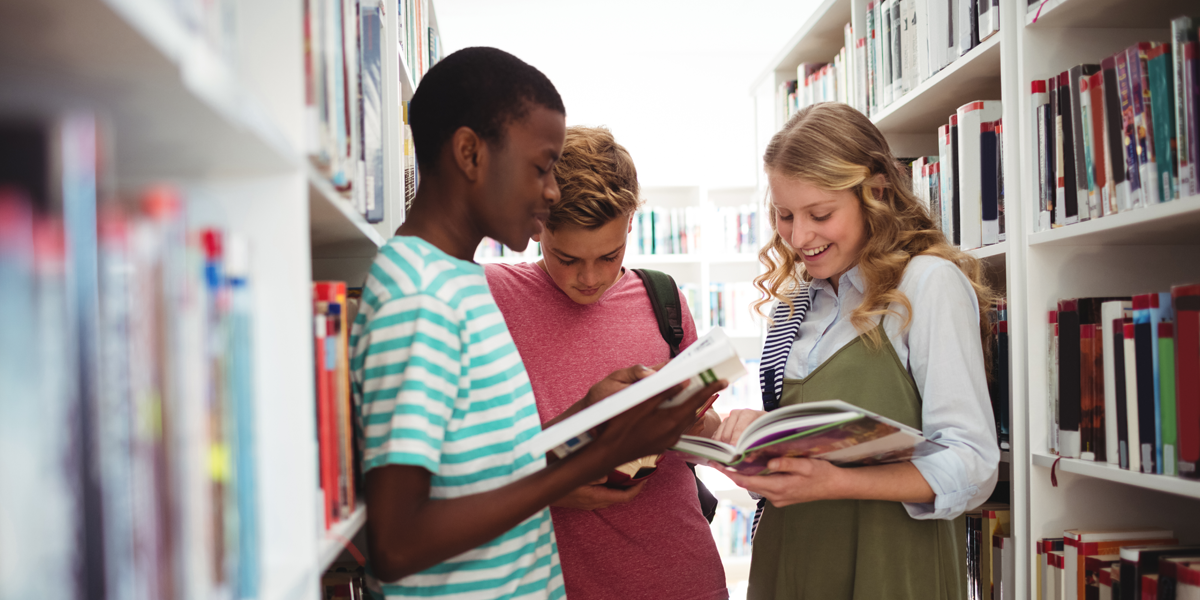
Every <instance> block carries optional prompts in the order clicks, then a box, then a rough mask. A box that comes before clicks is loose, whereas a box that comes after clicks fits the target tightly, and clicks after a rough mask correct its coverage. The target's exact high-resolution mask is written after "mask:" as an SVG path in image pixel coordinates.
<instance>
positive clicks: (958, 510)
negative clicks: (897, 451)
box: [904, 448, 979, 520]
mask: <svg viewBox="0 0 1200 600" xmlns="http://www.w3.org/2000/svg"><path fill="white" fill-rule="evenodd" d="M912 464H913V466H915V467H916V468H917V470H918V471H920V472H921V476H923V477H924V478H925V481H926V482H928V483H929V487H930V488H933V493H934V499H933V503H932V504H931V503H928V502H905V503H904V510H907V511H908V516H910V517H912V518H914V519H919V520H924V519H947V520H948V519H953V518H955V517H957V516H958V515H961V514H963V513H964V512H966V510H967V506H968V504H969V503H970V502H971V500H972V499H973V498H975V495H976V494H978V493H979V486H978V485H975V484H973V483H971V481H970V478H969V477H968V476H967V467H966V465H964V464H963V461H962V459H961V458H959V456H958V454H957V453H955V452H954V451H953V450H951V449H949V448H947V449H945V450H942V451H941V452H935V453H933V454H930V455H929V456H921V457H918V458H914V459H913V460H912Z"/></svg>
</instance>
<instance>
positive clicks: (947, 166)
mask: <svg viewBox="0 0 1200 600" xmlns="http://www.w3.org/2000/svg"><path fill="white" fill-rule="evenodd" d="M938 163H939V164H940V165H941V167H940V168H939V171H938V178H939V179H940V180H941V182H940V183H941V190H940V191H939V193H938V199H939V202H940V203H941V215H942V222H941V228H942V233H943V234H945V235H946V238H947V240H950V241H953V229H952V228H951V227H952V226H951V224H950V220H951V219H952V218H954V208H953V206H952V202H953V201H952V199H951V197H950V196H951V194H952V193H953V192H952V191H951V188H952V186H953V181H952V180H953V178H954V169H953V168H952V166H951V158H950V126H949V125H942V126H941V127H939V128H938Z"/></svg>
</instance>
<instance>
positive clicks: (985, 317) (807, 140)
mask: <svg viewBox="0 0 1200 600" xmlns="http://www.w3.org/2000/svg"><path fill="white" fill-rule="evenodd" d="M763 163H764V165H765V170H766V171H767V172H768V173H772V174H775V175H777V176H782V177H787V178H792V179H797V180H800V181H803V182H805V183H808V184H810V185H813V186H816V187H818V188H821V189H823V190H827V191H842V190H850V191H852V192H854V195H855V196H856V197H858V200H859V203H860V206H861V207H862V212H863V220H864V221H865V224H866V229H867V231H866V233H867V242H866V245H865V246H864V247H863V250H862V254H861V255H860V256H859V258H858V269H859V272H860V273H861V274H862V277H863V279H864V280H865V281H866V292H865V295H864V297H863V301H862V304H861V305H859V306H858V308H856V309H854V311H852V312H851V313H850V322H851V323H852V324H853V325H854V328H855V329H856V330H857V331H858V332H859V334H860V335H864V336H866V337H867V338H868V342H870V344H871V345H872V346H873V347H879V345H880V344H881V343H882V340H881V339H880V338H879V335H878V333H877V332H876V331H875V330H874V327H873V323H874V317H876V316H877V315H883V314H886V313H892V314H897V316H899V314H898V313H897V311H895V310H892V309H891V308H889V307H890V305H891V304H892V303H896V304H898V305H900V306H903V307H904V309H905V313H906V316H905V321H904V325H903V327H905V328H907V327H908V326H909V324H910V323H911V321H912V304H911V303H910V302H909V300H908V298H907V297H906V296H905V295H904V293H903V292H901V291H900V290H899V289H897V286H899V285H900V280H901V278H902V277H903V276H904V269H905V268H906V267H907V266H908V262H909V261H910V260H912V258H913V257H914V256H917V255H921V254H927V255H932V256H937V257H940V258H944V259H946V260H948V261H950V262H952V263H954V264H955V265H957V266H958V268H959V269H960V270H961V271H962V272H963V274H964V275H966V276H967V279H969V280H970V281H971V285H972V287H974V289H975V296H976V297H977V298H978V300H979V312H980V319H979V326H980V336H981V338H982V340H983V350H984V358H985V365H986V364H990V362H988V361H989V360H990V356H991V338H992V336H993V332H992V322H991V319H990V318H989V314H988V313H989V311H990V310H991V308H992V306H993V305H994V304H995V300H996V294H995V293H994V292H993V291H992V289H991V287H989V286H988V284H987V283H986V282H985V280H984V276H983V270H982V267H981V265H980V262H979V260H978V259H976V258H975V257H973V256H971V255H970V254H967V253H966V252H963V251H961V250H959V249H958V248H955V247H954V246H951V245H950V244H949V243H948V242H947V241H946V236H945V235H943V234H942V232H941V230H940V229H938V227H937V226H936V225H935V224H934V222H933V219H932V218H931V217H930V216H929V213H928V211H927V210H926V208H925V206H924V205H923V204H922V203H921V201H920V200H918V199H917V197H916V196H915V195H913V192H912V189H911V188H912V179H911V177H909V176H907V175H906V174H905V173H904V172H903V171H902V167H901V165H900V163H899V162H897V161H896V158H895V157H894V156H892V152H891V150H890V149H889V148H888V143H887V140H886V139H884V137H883V134H881V133H880V132H879V129H877V128H876V127H875V125H874V124H873V123H871V121H870V120H869V119H867V117H866V116H864V115H863V114H862V113H861V112H859V111H857V110H855V109H853V108H851V107H850V106H848V105H846V104H841V103H834V102H823V103H819V104H814V105H811V106H808V107H806V108H804V109H802V110H801V111H800V112H799V113H797V114H796V115H795V116H794V117H792V118H791V119H790V120H789V121H788V122H787V124H786V125H784V126H783V129H782V130H780V131H779V133H776V134H775V136H774V137H772V138H771V142H770V143H769V144H767V149H766V152H765V153H764V154H763ZM768 197H769V196H768ZM767 208H768V211H769V215H770V223H771V231H772V233H771V238H770V241H769V242H768V243H767V245H766V246H765V247H763V249H762V250H760V251H759V253H758V258H759V260H760V261H761V262H762V264H763V265H764V266H765V267H766V272H765V273H763V274H761V275H759V276H758V277H756V278H755V279H754V284H755V286H756V287H757V288H758V289H759V290H760V291H762V292H763V293H764V295H765V297H764V298H763V299H762V300H760V301H758V302H757V303H755V309H756V310H758V311H759V312H760V313H762V314H764V315H765V314H766V311H767V310H768V308H767V307H768V305H769V304H770V303H771V302H772V301H773V300H777V301H779V302H783V303H786V304H787V305H788V306H789V307H791V308H793V309H794V308H795V307H794V305H793V303H792V299H791V296H792V295H793V294H794V292H795V290H796V288H797V287H798V286H799V285H800V284H801V282H811V281H812V279H813V277H812V275H811V274H810V273H808V271H807V270H806V269H805V268H804V264H803V263H802V262H801V261H800V260H798V257H797V255H796V251H795V249H793V248H792V247H791V245H790V244H788V243H787V242H786V241H785V240H784V239H783V238H782V237H780V235H779V230H778V227H777V225H778V224H777V222H776V219H777V215H776V211H775V208H774V206H773V205H771V204H770V203H769V202H768V204H767Z"/></svg>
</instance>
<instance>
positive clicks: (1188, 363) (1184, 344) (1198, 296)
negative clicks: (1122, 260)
mask: <svg viewBox="0 0 1200 600" xmlns="http://www.w3.org/2000/svg"><path fill="white" fill-rule="evenodd" d="M1171 301H1172V304H1173V305H1174V307H1175V415H1176V421H1175V422H1176V424H1177V426H1178V428H1179V436H1178V442H1179V473H1180V474H1181V475H1184V476H1188V477H1197V476H1198V475H1200V473H1198V472H1197V471H1198V469H1197V467H1198V466H1200V284H1193V285H1179V286H1175V287H1173V288H1171Z"/></svg>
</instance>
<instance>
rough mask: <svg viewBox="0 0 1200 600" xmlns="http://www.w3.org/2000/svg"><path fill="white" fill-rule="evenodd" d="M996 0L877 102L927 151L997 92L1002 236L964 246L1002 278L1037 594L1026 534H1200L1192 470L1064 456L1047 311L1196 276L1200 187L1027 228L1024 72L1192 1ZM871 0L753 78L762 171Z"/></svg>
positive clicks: (1020, 550)
mask: <svg viewBox="0 0 1200 600" xmlns="http://www.w3.org/2000/svg"><path fill="white" fill-rule="evenodd" d="M1025 5H1026V3H1025V2H1002V3H1001V7H1000V8H1001V10H1002V13H1001V19H1000V20H1001V28H1000V31H999V32H998V33H997V34H995V35H994V36H993V37H991V38H989V39H987V40H984V42H983V43H982V44H981V45H979V46H977V47H976V48H974V49H972V50H971V51H970V52H969V53H967V54H966V55H965V56H961V57H958V58H957V59H956V60H955V61H954V62H953V63H951V64H950V65H949V66H948V67H947V68H945V69H943V70H942V71H940V72H938V73H935V74H933V75H932V76H931V77H929V78H928V79H926V80H925V81H924V82H922V83H920V84H919V85H917V86H916V87H915V88H914V89H913V90H912V91H910V92H909V93H908V94H906V95H905V96H903V97H902V98H900V99H897V100H896V101H894V102H893V103H892V104H891V105H889V106H886V107H883V109H882V110H881V111H880V112H879V113H877V114H873V115H872V121H873V122H874V123H875V124H876V126H877V127H879V129H880V131H881V132H882V133H883V134H884V135H885V137H886V138H887V139H888V142H889V144H891V146H892V150H893V152H894V153H895V154H896V155H897V156H917V155H921V154H936V153H937V147H936V127H937V126H938V125H940V124H943V123H945V122H946V118H947V117H948V116H949V115H950V114H951V113H952V112H953V111H954V109H955V108H957V107H958V106H960V105H962V104H965V103H966V102H969V101H972V100H983V99H996V98H999V99H1001V100H1002V101H1003V102H1004V106H1003V119H1004V123H1005V128H1004V133H1005V145H1004V155H1003V159H1004V164H1005V166H1006V168H1005V173H1004V176H1005V189H1006V190H1007V196H1006V206H1005V210H1006V213H1005V214H1003V215H1002V218H1005V219H1006V232H1007V241H1005V242H1001V243H999V244H995V245H991V246H985V247H983V248H979V249H975V250H971V251H970V253H971V254H972V255H974V256H975V257H977V258H979V259H980V260H981V261H982V262H983V263H984V267H985V270H986V271H987V272H988V275H989V278H990V280H991V281H992V282H993V285H997V286H998V287H1000V288H1002V289H1003V290H1005V292H1006V296H1007V299H1008V311H1009V335H1010V353H1011V354H1010V390H1012V392H1011V395H1012V399H1011V407H1012V416H1011V420H1012V428H1013V430H1012V434H1011V444H1012V448H1011V450H1009V451H1005V452H1003V453H1002V454H1003V459H1002V460H1003V462H1005V463H1009V465H1010V472H1011V477H1012V482H1011V494H1012V498H1011V500H1012V502H1011V504H1012V511H1013V512H1012V518H1013V535H1014V536H1015V537H1016V539H1017V566H1016V577H1017V582H1018V593H1017V594H1016V597H1036V595H1037V594H1036V593H1035V590H1034V575H1033V574H1034V573H1035V571H1034V568H1035V563H1034V561H1035V555H1034V554H1033V552H1032V543H1031V541H1032V540H1036V539H1040V538H1043V537H1050V536H1053V535H1056V534H1057V535H1061V534H1062V531H1063V530H1064V529H1069V528H1074V527H1124V526H1143V525H1153V526H1163V527H1170V528H1173V529H1174V530H1175V531H1176V534H1177V535H1178V536H1179V537H1180V539H1181V540H1183V541H1185V542H1196V541H1200V523H1198V522H1197V521H1196V520H1195V519H1194V518H1191V516H1192V515H1195V514H1196V511H1197V509H1200V495H1198V494H1200V483H1197V482H1196V481H1190V480H1185V479H1178V478H1173V477H1164V476H1159V475H1148V474H1142V473H1133V472H1129V471H1126V470H1121V469H1119V468H1113V467H1111V466H1110V465H1107V464H1105V463H1096V462H1090V461H1082V460H1072V459H1063V460H1061V461H1059V462H1058V466H1057V469H1056V474H1057V478H1058V486H1057V487H1056V486H1053V485H1052V484H1051V482H1050V470H1051V467H1052V465H1053V463H1054V462H1055V459H1057V458H1058V457H1057V456H1056V455H1054V454H1052V453H1050V452H1049V450H1048V441H1047V435H1048V433H1047V428H1048V425H1047V419H1048V401H1047V381H1046V379H1047V370H1046V367H1045V365H1046V360H1047V349H1046V348H1045V345H1046V344H1045V341H1044V340H1045V339H1046V323H1045V312H1046V311H1047V310H1049V309H1050V308H1051V307H1052V306H1053V303H1055V302H1056V301H1057V300H1058V299H1059V298H1072V297H1087V296H1099V295H1110V294H1121V295H1125V294H1134V293H1144V292H1148V291H1151V290H1155V291H1158V290H1166V289H1169V287H1170V286H1171V285H1174V284H1181V283H1188V282H1194V281H1197V280H1200V271H1197V269H1196V266H1195V265H1196V264H1198V261H1200V236H1197V232H1198V231H1200V197H1196V196H1193V197H1184V198H1180V199H1178V200H1174V201H1170V202H1166V203H1162V204H1158V205H1153V206H1149V207H1146V208H1143V209H1137V210H1133V211H1130V212H1123V213H1120V214H1117V215H1113V216H1109V217H1103V218H1100V219H1094V220H1091V221H1086V222H1083V223H1078V224H1075V225H1070V226H1066V227H1062V228H1059V229H1053V230H1050V231H1043V232H1036V217H1037V215H1036V214H1035V212H1034V211H1033V210H1032V208H1033V205H1032V204H1031V202H1030V201H1029V200H1028V199H1029V198H1036V197H1037V195H1036V191H1037V190H1036V188H1035V187H1034V183H1033V182H1034V176H1033V173H1035V172H1036V171H1034V169H1035V165H1034V164H1033V163H1032V160H1031V159H1030V156H1029V154H1030V153H1029V151H1028V150H1027V149H1028V148H1032V147H1033V141H1032V140H1031V138H1030V133H1029V132H1030V131H1031V130H1032V124H1033V118H1032V109H1031V108H1030V106H1029V82H1030V81H1032V80H1034V79H1045V78H1047V77H1050V76H1052V75H1055V74H1058V73H1059V72H1061V71H1064V70H1066V69H1068V68H1070V67H1072V66H1074V65H1076V64H1080V63H1084V62H1089V63H1092V62H1096V63H1098V62H1099V61H1100V59H1101V58H1103V57H1106V56H1109V55H1111V54H1113V53H1114V52H1116V51H1118V50H1121V49H1123V48H1127V47H1129V46H1130V45H1132V44H1133V43H1136V42H1139V41H1146V40H1155V41H1167V40H1169V39H1170V35H1169V27H1170V19H1171V18H1173V17H1175V16H1178V15H1182V14H1188V13H1189V12H1194V11H1195V6H1194V3H1189V2H1186V1H1184V0H1167V1H1163V2H1154V3H1139V2H1133V1H1131V0H1047V1H1046V2H1043V3H1041V7H1040V8H1041V12H1040V15H1037V19H1036V22H1035V20H1034V19H1035V14H1036V13H1037V11H1038V8H1039V7H1038V6H1037V3H1035V5H1034V6H1032V7H1029V8H1030V9H1029V11H1028V12H1026V6H1025ZM865 9H866V0H829V1H826V2H822V3H821V4H820V6H819V7H818V8H817V9H816V11H815V12H814V13H813V15H812V16H811V17H810V18H809V20H808V21H807V22H806V23H804V24H803V25H801V26H800V27H799V30H798V32H797V34H796V35H795V36H793V38H792V39H791V40H789V42H788V43H787V45H786V46H785V47H784V48H783V49H781V50H780V52H778V53H777V54H776V56H775V57H774V58H773V59H772V62H771V63H769V64H768V65H767V68H766V69H765V70H764V72H763V73H762V75H761V76H760V77H759V78H758V79H757V80H756V81H755V82H754V84H753V85H752V86H751V89H750V93H751V95H752V97H753V98H754V107H755V108H754V111H755V117H754V127H755V132H756V144H757V147H756V154H757V156H756V158H757V160H758V161H759V163H758V164H759V166H760V174H759V177H760V179H759V185H760V187H764V188H765V185H766V181H765V177H764V176H763V175H762V173H761V164H762V163H761V157H762V152H763V150H764V149H765V146H766V143H767V142H768V141H769V139H770V137H771V136H772V135H773V134H774V133H775V132H776V131H777V130H778V129H779V128H780V127H781V126H782V125H783V117H782V115H783V114H784V111H783V107H784V105H783V100H782V99H781V98H780V97H779V94H778V87H779V85H780V84H781V83H783V82H785V81H787V80H790V79H795V78H796V67H797V65H799V64H800V63H803V62H832V60H833V58H834V57H835V56H836V55H837V54H838V52H839V50H840V49H841V48H842V46H843V45H844V37H843V35H842V27H843V26H844V24H846V23H852V26H853V27H854V30H855V32H856V33H855V36H856V37H858V36H859V35H860V34H859V33H858V32H861V31H865V25H866V23H865Z"/></svg>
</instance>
